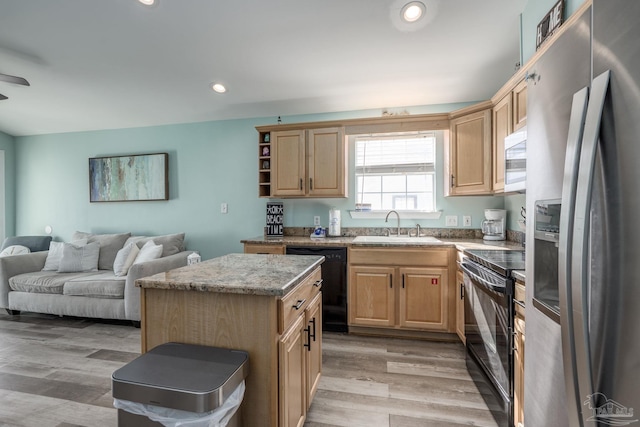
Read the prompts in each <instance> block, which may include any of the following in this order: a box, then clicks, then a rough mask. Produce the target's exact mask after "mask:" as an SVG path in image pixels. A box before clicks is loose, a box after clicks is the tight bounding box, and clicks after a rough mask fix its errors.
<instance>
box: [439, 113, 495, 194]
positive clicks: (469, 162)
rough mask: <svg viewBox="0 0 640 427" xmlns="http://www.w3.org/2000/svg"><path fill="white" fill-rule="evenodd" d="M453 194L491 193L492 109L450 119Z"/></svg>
mask: <svg viewBox="0 0 640 427" xmlns="http://www.w3.org/2000/svg"><path fill="white" fill-rule="evenodd" d="M450 127H451V129H450V131H451V132H450V135H449V136H450V141H449V144H450V150H449V152H450V158H449V170H450V174H451V175H450V176H449V194H450V195H471V194H490V193H491V110H490V109H489V110H484V111H479V112H477V113H473V114H469V115H467V116H463V117H458V118H456V119H453V120H451V122H450Z"/></svg>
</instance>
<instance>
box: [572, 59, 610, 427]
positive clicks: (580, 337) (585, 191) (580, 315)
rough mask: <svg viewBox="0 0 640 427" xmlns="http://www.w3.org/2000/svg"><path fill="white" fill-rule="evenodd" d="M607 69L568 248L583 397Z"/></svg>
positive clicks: (594, 100)
mask: <svg viewBox="0 0 640 427" xmlns="http://www.w3.org/2000/svg"><path fill="white" fill-rule="evenodd" d="M609 77H610V71H606V72H604V73H602V74H601V75H599V76H598V77H596V78H595V79H593V81H592V83H591V96H590V99H589V106H588V107H587V117H586V122H585V126H584V136H583V139H582V149H581V153H580V166H579V169H578V182H577V191H576V203H575V213H574V226H573V236H572V243H571V247H572V249H573V250H572V251H571V313H570V315H571V316H572V317H573V327H574V339H575V356H576V357H575V363H576V365H575V372H576V373H577V379H578V390H579V391H578V393H579V397H580V398H581V399H582V400H584V399H588V398H590V396H591V395H593V393H594V389H593V375H592V370H591V351H590V348H591V346H590V342H589V300H588V297H589V294H588V286H589V272H590V264H589V247H590V241H589V235H590V224H589V222H590V211H591V209H590V207H591V193H592V189H593V175H594V170H595V160H596V153H597V148H598V141H599V137H600V123H601V121H602V111H603V109H604V102H605V98H606V95H607V91H608V89H609ZM583 408H584V406H583V405H579V408H578V409H579V413H580V414H581V423H583V424H586V421H587V418H588V417H589V415H590V413H589V412H588V411H584V410H583Z"/></svg>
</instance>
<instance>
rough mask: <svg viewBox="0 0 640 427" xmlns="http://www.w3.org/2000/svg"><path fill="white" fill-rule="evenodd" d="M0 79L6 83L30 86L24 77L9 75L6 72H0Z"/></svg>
mask: <svg viewBox="0 0 640 427" xmlns="http://www.w3.org/2000/svg"><path fill="white" fill-rule="evenodd" d="M0 80H2V81H3V82H8V83H15V84H17V85H23V86H31V85H30V84H29V82H28V81H27V80H26V79H23V78H22V77H16V76H10V75H8V74H2V73H0Z"/></svg>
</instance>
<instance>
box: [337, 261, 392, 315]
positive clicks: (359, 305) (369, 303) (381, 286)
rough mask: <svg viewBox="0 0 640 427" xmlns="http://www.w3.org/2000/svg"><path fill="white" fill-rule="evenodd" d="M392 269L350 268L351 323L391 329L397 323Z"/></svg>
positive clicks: (349, 302)
mask: <svg viewBox="0 0 640 427" xmlns="http://www.w3.org/2000/svg"><path fill="white" fill-rule="evenodd" d="M394 271H395V269H394V268H393V267H368V266H352V267H350V269H349V301H348V307H349V324H352V325H362V326H380V327H389V326H393V325H394V324H395V297H394V293H395V290H394V289H393V287H394V283H393V274H394Z"/></svg>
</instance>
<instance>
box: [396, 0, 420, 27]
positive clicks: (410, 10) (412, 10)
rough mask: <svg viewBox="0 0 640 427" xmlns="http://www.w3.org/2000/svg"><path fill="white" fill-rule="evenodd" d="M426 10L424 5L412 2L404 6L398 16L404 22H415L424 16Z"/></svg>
mask: <svg viewBox="0 0 640 427" xmlns="http://www.w3.org/2000/svg"><path fill="white" fill-rule="evenodd" d="M425 11H426V8H425V6H424V3H422V2H419V1H412V2H409V3H407V4H405V5H404V7H403V8H402V10H401V11H400V16H401V17H402V19H403V20H404V21H405V22H416V21H417V20H419V19H420V18H422V16H423V15H424V13H425Z"/></svg>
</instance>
